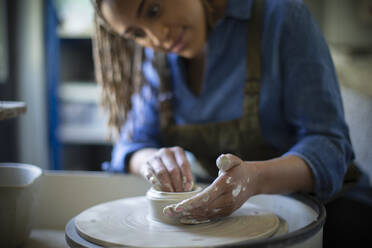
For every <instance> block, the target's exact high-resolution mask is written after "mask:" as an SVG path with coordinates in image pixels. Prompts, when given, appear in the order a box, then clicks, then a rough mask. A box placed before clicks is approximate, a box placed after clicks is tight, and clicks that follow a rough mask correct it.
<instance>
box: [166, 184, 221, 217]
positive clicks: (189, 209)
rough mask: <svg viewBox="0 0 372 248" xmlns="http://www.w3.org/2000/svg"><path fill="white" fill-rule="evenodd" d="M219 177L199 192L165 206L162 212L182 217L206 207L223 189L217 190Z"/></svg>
mask: <svg viewBox="0 0 372 248" xmlns="http://www.w3.org/2000/svg"><path fill="white" fill-rule="evenodd" d="M218 180H219V181H221V180H220V179H217V180H216V181H215V182H214V183H213V184H211V185H210V186H208V187H207V188H206V189H204V190H203V191H202V192H200V193H199V194H197V195H195V196H193V197H191V198H188V199H186V200H183V201H182V202H179V203H177V204H172V205H169V206H166V207H165V208H164V210H163V212H164V214H165V215H167V216H170V217H183V216H187V215H193V214H195V213H197V212H198V209H199V208H207V207H208V205H209V204H210V203H211V202H213V201H214V200H215V199H216V198H218V196H219V195H220V194H223V191H221V190H219V186H218V185H219V184H221V182H219V181H218Z"/></svg>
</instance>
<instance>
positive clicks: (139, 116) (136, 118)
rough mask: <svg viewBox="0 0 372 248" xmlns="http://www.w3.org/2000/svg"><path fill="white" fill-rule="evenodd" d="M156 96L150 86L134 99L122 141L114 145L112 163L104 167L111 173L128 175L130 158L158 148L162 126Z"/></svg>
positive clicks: (121, 137) (122, 134)
mask: <svg viewBox="0 0 372 248" xmlns="http://www.w3.org/2000/svg"><path fill="white" fill-rule="evenodd" d="M156 99H157V98H156V94H154V92H153V90H152V89H151V87H150V85H147V86H145V87H144V88H143V89H142V92H141V95H134V96H133V97H132V106H133V108H132V111H131V112H130V114H129V115H128V120H127V121H126V123H125V125H124V126H123V128H122V131H121V134H120V139H119V140H118V141H117V142H116V144H115V145H114V149H113V151H112V155H111V162H110V163H106V164H104V165H103V168H102V169H103V170H105V171H109V172H124V173H128V172H129V168H128V162H129V158H130V156H131V155H132V154H133V153H135V152H136V151H138V150H141V149H144V148H158V147H159V146H160V145H159V140H160V124H159V118H158V107H157V100H156Z"/></svg>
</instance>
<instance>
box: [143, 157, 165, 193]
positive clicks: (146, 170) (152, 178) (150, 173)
mask: <svg viewBox="0 0 372 248" xmlns="http://www.w3.org/2000/svg"><path fill="white" fill-rule="evenodd" d="M141 174H142V176H143V177H144V178H145V179H146V180H147V181H148V182H149V183H151V184H152V185H153V187H154V188H155V189H156V190H161V183H160V181H159V179H158V178H157V177H156V174H155V172H154V170H153V169H152V167H151V165H150V163H149V162H147V163H146V164H145V165H144V166H143V167H142V170H141Z"/></svg>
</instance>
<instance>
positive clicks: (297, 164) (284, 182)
mask: <svg viewBox="0 0 372 248" xmlns="http://www.w3.org/2000/svg"><path fill="white" fill-rule="evenodd" d="M248 163H251V162H248ZM253 164H254V166H256V172H257V177H258V180H259V181H258V182H259V187H257V189H258V192H256V193H257V194H287V193H294V192H312V191H313V186H314V179H313V174H312V172H311V169H310V167H309V166H308V165H307V164H306V162H305V161H304V160H303V159H301V158H300V157H298V156H294V155H290V156H286V157H280V158H276V159H272V160H268V161H262V162H254V163H253Z"/></svg>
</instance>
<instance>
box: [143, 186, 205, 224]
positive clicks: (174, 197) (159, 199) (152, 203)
mask: <svg viewBox="0 0 372 248" xmlns="http://www.w3.org/2000/svg"><path fill="white" fill-rule="evenodd" d="M201 191H202V188H201V187H199V186H195V187H194V190H192V191H190V192H164V191H158V190H156V189H154V188H153V187H152V188H151V189H149V190H148V191H147V193H146V197H147V200H148V202H149V214H150V215H149V217H150V218H151V219H152V220H155V221H160V222H163V223H167V224H179V221H178V220H177V219H174V218H171V217H168V216H166V215H164V214H163V209H164V207H166V206H168V205H170V204H176V203H179V202H181V201H183V200H185V199H187V198H190V197H192V196H194V195H196V194H198V193H199V192H201Z"/></svg>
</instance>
